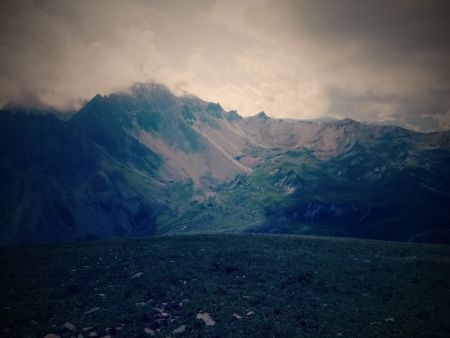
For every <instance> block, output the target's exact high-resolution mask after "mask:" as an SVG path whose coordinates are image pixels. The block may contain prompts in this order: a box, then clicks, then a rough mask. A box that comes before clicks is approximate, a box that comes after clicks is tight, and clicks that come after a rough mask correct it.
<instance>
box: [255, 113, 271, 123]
mask: <svg viewBox="0 0 450 338" xmlns="http://www.w3.org/2000/svg"><path fill="white" fill-rule="evenodd" d="M255 116H256V117H257V118H258V119H260V120H263V121H267V120H268V119H270V117H269V116H267V114H266V113H265V112H263V111H262V112H259V113H258V114H256V115H255Z"/></svg>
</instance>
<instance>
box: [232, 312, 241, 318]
mask: <svg viewBox="0 0 450 338" xmlns="http://www.w3.org/2000/svg"><path fill="white" fill-rule="evenodd" d="M233 317H234V318H236V319H242V317H241V316H239V315H238V314H237V313H233Z"/></svg>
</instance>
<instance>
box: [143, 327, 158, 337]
mask: <svg viewBox="0 0 450 338" xmlns="http://www.w3.org/2000/svg"><path fill="white" fill-rule="evenodd" d="M144 332H145V333H146V334H148V335H149V336H152V337H153V336H156V333H155V331H153V330H152V329H150V328H148V327H146V328H145V329H144Z"/></svg>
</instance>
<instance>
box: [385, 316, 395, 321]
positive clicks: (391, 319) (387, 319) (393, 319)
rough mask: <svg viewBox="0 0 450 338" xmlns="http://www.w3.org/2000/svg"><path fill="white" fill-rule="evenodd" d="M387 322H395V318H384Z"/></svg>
mask: <svg viewBox="0 0 450 338" xmlns="http://www.w3.org/2000/svg"><path fill="white" fill-rule="evenodd" d="M384 321H385V322H395V318H392V317H389V318H384Z"/></svg>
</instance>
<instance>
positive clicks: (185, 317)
mask: <svg viewBox="0 0 450 338" xmlns="http://www.w3.org/2000/svg"><path fill="white" fill-rule="evenodd" d="M0 267H1V274H0V304H1V308H0V335H1V336H4V337H16V336H17V337H27V336H29V337H44V336H45V335H46V334H48V333H55V334H59V335H61V336H75V337H77V336H78V334H80V333H81V334H82V335H84V337H88V336H89V334H90V335H91V336H94V334H93V332H95V333H96V334H98V335H99V336H105V335H107V334H109V335H110V336H111V337H141V336H142V337H149V336H150V335H151V334H153V333H154V334H155V335H156V336H158V337H167V336H172V337H174V336H186V337H297V336H343V337H387V336H391V337H392V336H397V337H413V336H427V337H430V336H435V337H445V336H448V334H449V332H450V321H449V320H448V319H449V318H450V247H446V246H432V245H420V244H413V245H408V244H402V243H389V242H376V241H364V240H345V239H327V238H306V237H298V236H270V235H195V236H194V235H193V236H173V237H158V238H153V239H149V240H139V241H121V242H90V243H79V244H71V245H64V246H62V245H61V246H45V247H33V248H20V249H1V250H0ZM205 312H206V313H208V314H209V315H210V317H211V318H212V319H213V320H214V322H215V325H210V326H206V325H205V323H204V321H203V320H199V319H197V317H196V316H197V314H199V313H205ZM67 321H68V322H70V323H72V324H74V326H75V327H76V333H75V331H74V332H73V333H71V332H70V331H69V330H67V329H61V326H62V325H63V324H64V323H65V322H67ZM183 325H185V328H184V332H183V333H174V332H173V331H174V330H176V329H177V328H180V327H181V329H180V330H179V331H183ZM88 327H91V328H90V329H86V330H83V328H88ZM145 329H147V330H146V332H145Z"/></svg>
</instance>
